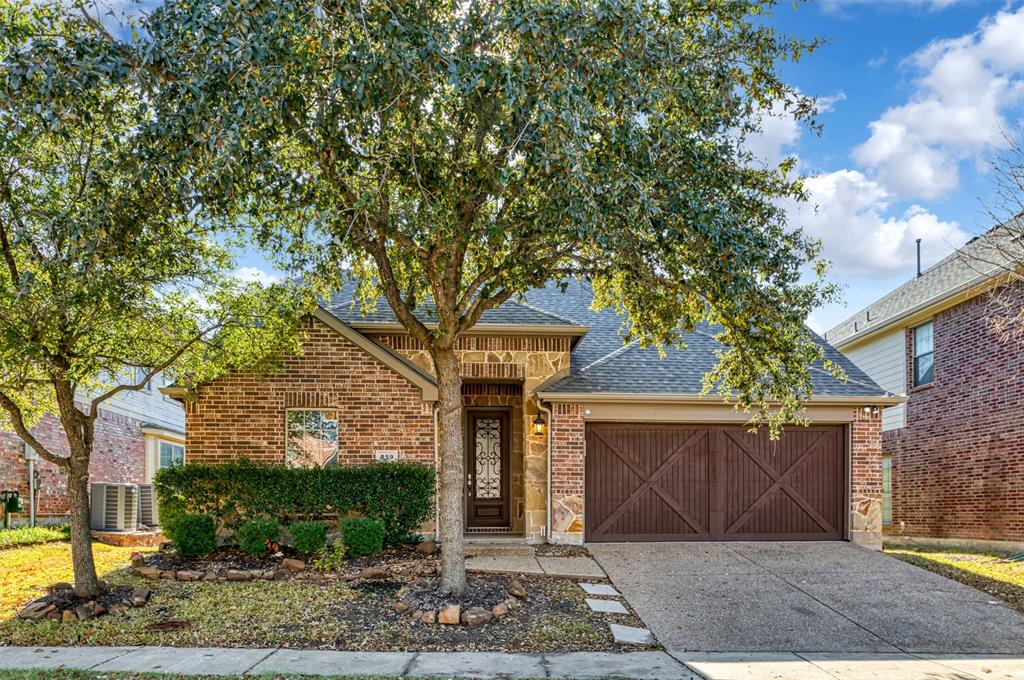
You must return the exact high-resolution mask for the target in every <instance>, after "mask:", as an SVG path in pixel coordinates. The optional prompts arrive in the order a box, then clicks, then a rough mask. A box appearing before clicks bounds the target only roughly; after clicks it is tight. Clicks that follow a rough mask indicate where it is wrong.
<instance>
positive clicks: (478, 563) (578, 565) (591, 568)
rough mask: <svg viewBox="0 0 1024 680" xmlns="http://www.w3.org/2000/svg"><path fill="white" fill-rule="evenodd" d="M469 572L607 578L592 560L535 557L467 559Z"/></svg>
mask: <svg viewBox="0 0 1024 680" xmlns="http://www.w3.org/2000/svg"><path fill="white" fill-rule="evenodd" d="M466 569H467V570H468V571H478V572H488V573H495V574H535V575H538V576H564V577H566V578H607V575H606V574H605V573H604V570H603V569H601V567H600V566H599V565H598V563H597V562H596V561H594V560H593V559H592V558H590V557H546V556H539V557H535V556H533V555H516V554H508V555H473V556H470V557H467V558H466Z"/></svg>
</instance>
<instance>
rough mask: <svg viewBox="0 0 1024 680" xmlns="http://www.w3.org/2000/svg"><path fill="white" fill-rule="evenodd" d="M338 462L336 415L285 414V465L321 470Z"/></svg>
mask: <svg viewBox="0 0 1024 680" xmlns="http://www.w3.org/2000/svg"><path fill="white" fill-rule="evenodd" d="M337 461H338V412H337V411H323V410H318V411H304V410H303V411H299V410H296V411H288V415H287V444H286V447H285V464H286V465H287V466H288V467H324V466H326V465H330V464H331V463H336V462H337Z"/></svg>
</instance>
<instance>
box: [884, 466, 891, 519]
mask: <svg viewBox="0 0 1024 680" xmlns="http://www.w3.org/2000/svg"><path fill="white" fill-rule="evenodd" d="M882 524H892V456H882Z"/></svg>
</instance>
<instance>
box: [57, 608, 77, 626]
mask: <svg viewBox="0 0 1024 680" xmlns="http://www.w3.org/2000/svg"><path fill="white" fill-rule="evenodd" d="M60 620H61V622H62V623H75V622H76V621H78V615H77V614H75V613H74V612H73V611H71V610H70V609H65V610H64V611H63V612H62V613H61V615H60Z"/></svg>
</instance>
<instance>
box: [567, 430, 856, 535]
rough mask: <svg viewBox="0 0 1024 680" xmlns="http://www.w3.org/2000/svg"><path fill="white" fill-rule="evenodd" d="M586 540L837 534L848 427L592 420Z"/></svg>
mask: <svg viewBox="0 0 1024 680" xmlns="http://www.w3.org/2000/svg"><path fill="white" fill-rule="evenodd" d="M586 437H587V440H586V441H587V457H586V478H585V483H586V506H585V519H586V525H585V526H586V539H587V540H588V541H595V542H600V541H750V540H836V539H841V538H843V535H844V518H845V516H846V513H845V512H844V507H843V506H844V505H845V474H844V470H845V468H846V462H845V461H846V453H845V452H846V434H845V428H844V427H843V426H811V427H799V426H792V427H788V428H786V429H785V431H784V432H783V435H782V438H781V439H779V440H777V441H771V440H770V439H769V437H768V433H767V431H766V430H761V431H759V432H756V433H751V432H748V431H747V429H746V428H745V427H743V426H729V425H660V424H638V423H590V424H588V425H587V429H586Z"/></svg>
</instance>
